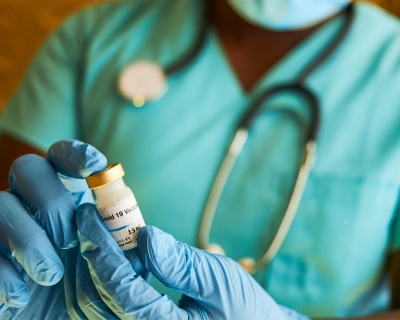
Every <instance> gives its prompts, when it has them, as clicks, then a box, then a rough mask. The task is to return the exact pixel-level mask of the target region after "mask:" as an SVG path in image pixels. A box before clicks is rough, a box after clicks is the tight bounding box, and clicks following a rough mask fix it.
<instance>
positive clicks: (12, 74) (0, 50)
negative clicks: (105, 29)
mask: <svg viewBox="0 0 400 320" xmlns="http://www.w3.org/2000/svg"><path fill="white" fill-rule="evenodd" d="M132 1H133V0H132ZM188 1H189V0H188ZM214 1H219V0H214ZM370 1H371V2H375V3H379V4H380V5H382V6H383V7H385V8H387V9H389V10H390V11H392V12H394V13H396V14H397V15H399V16H400V0H370ZM100 2H104V0H56V1H54V0H0V39H1V42H0V111H1V110H2V108H3V106H4V105H5V103H6V101H7V100H8V99H9V98H10V96H11V95H12V93H13V92H14V91H15V90H16V88H17V86H18V84H19V82H20V81H21V78H22V76H23V74H24V72H25V70H26V68H27V67H28V65H29V62H30V60H31V59H32V57H33V55H34V54H35V52H36V51H37V50H38V48H39V47H40V45H41V44H42V43H43V41H44V40H45V39H46V37H47V36H48V35H49V34H50V33H51V32H52V30H54V28H56V27H57V26H58V25H59V24H60V23H61V22H62V21H63V20H64V19H65V18H66V17H67V16H69V15H70V14H71V13H73V12H75V11H78V10H79V9H82V8H84V7H87V6H89V5H92V4H96V3H100Z"/></svg>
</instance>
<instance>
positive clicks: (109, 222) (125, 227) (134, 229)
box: [98, 195, 146, 250]
mask: <svg viewBox="0 0 400 320" xmlns="http://www.w3.org/2000/svg"><path fill="white" fill-rule="evenodd" d="M98 211H99V213H100V217H101V220H102V221H103V222H104V223H105V224H106V226H107V228H108V230H109V231H110V232H111V234H112V235H113V236H114V238H115V240H116V241H117V242H118V244H119V246H120V247H121V249H122V250H128V249H131V248H134V247H136V246H137V236H138V232H139V229H140V228H141V227H143V226H145V225H146V224H145V223H144V220H143V216H142V213H141V212H140V209H139V206H138V204H137V202H136V199H135V197H134V196H133V195H130V196H129V197H127V198H125V199H124V200H122V201H120V202H117V203H115V204H114V205H112V206H109V207H106V208H99V209H98Z"/></svg>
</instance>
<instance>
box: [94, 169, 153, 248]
mask: <svg viewBox="0 0 400 320" xmlns="http://www.w3.org/2000/svg"><path fill="white" fill-rule="evenodd" d="M124 175H125V172H124V169H123V168H122V165H121V164H120V163H114V164H110V165H109V166H108V167H107V168H105V169H104V170H103V171H101V172H99V173H96V174H94V175H91V176H89V177H87V178H86V182H87V184H88V186H89V188H90V189H92V190H93V191H94V193H95V195H96V207H97V210H98V212H99V214H100V217H101V220H102V221H103V222H104V223H105V225H106V226H107V228H108V230H109V231H110V232H111V234H112V235H113V236H114V238H115V240H116V241H117V243H118V244H119V246H120V247H121V249H122V250H124V251H125V250H129V249H132V248H134V247H136V246H137V236H138V233H139V229H140V228H141V227H143V226H145V225H146V224H145V223H144V220H143V216H142V213H141V212H140V209H139V206H138V204H137V201H136V199H135V196H134V195H133V192H132V190H131V189H130V188H128V187H127V186H126V185H125V183H124V180H123V179H122V177H123V176H124Z"/></svg>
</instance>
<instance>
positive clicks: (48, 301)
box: [0, 140, 106, 319]
mask: <svg viewBox="0 0 400 320" xmlns="http://www.w3.org/2000/svg"><path fill="white" fill-rule="evenodd" d="M105 166H106V159H105V157H104V155H102V154H101V153H100V152H98V151H97V150H96V149H94V148H93V147H92V146H90V145H88V144H84V143H82V142H80V141H74V140H70V141H63V142H60V143H58V144H55V145H53V146H52V148H50V150H49V154H48V160H46V159H44V158H42V157H39V156H36V155H26V156H23V157H20V158H18V159H17V160H16V161H15V162H14V163H13V165H12V167H11V169H10V174H9V185H10V190H8V191H5V192H0V230H1V232H0V318H1V319H6V318H13V317H19V318H21V319H46V318H50V319H61V318H69V316H68V314H67V307H66V304H68V300H69V301H73V299H74V292H73V289H74V288H68V290H69V291H70V298H69V299H68V297H66V294H65V292H66V288H64V285H63V283H62V282H59V281H60V279H61V278H62V277H63V274H64V266H65V267H66V269H67V270H68V271H70V270H71V275H70V277H68V276H67V275H66V277H64V279H65V280H66V279H68V278H71V277H74V272H75V263H76V256H77V252H78V251H77V250H72V251H71V250H61V249H68V248H73V247H74V246H76V244H77V243H78V238H77V234H76V225H75V216H74V215H75V210H76V206H75V201H78V202H81V201H82V200H83V199H85V198H88V197H87V195H90V193H89V192H88V189H87V186H86V187H84V186H85V185H83V184H80V187H79V188H78V189H79V190H78V189H76V188H75V189H76V190H75V191H77V190H78V191H79V192H75V193H74V194H71V193H70V192H69V191H68V190H67V189H66V188H65V186H64V185H63V184H62V182H61V181H60V179H59V177H58V175H57V172H59V173H61V174H63V175H65V176H69V177H73V178H83V177H85V176H87V175H89V174H91V173H93V172H97V171H100V170H103V169H104V168H105ZM81 181H83V180H81ZM70 187H71V186H70ZM89 198H90V197H89ZM89 200H90V199H89ZM74 281H75V278H74V280H73V283H74ZM71 303H72V302H71ZM72 304H73V303H72Z"/></svg>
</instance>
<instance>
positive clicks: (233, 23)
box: [210, 0, 319, 91]
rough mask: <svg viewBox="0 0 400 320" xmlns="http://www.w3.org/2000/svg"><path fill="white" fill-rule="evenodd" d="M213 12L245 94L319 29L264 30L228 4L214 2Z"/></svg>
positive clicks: (217, 27) (216, 25) (211, 6)
mask: <svg viewBox="0 0 400 320" xmlns="http://www.w3.org/2000/svg"><path fill="white" fill-rule="evenodd" d="M210 10H211V19H212V22H213V24H214V25H215V27H216V29H217V31H218V34H219V37H220V39H221V41H222V45H223V48H224V50H225V53H226V56H227V57H228V59H229V61H230V63H231V65H232V68H233V69H234V71H235V73H236V75H237V77H238V79H239V81H240V82H241V84H242V86H243V89H244V90H245V91H249V90H250V89H251V88H252V87H253V85H254V84H255V83H256V82H257V81H258V79H259V78H260V77H261V76H262V75H263V74H264V73H265V72H266V71H267V70H269V69H270V68H271V67H272V66H273V65H274V64H275V63H276V62H278V60H280V59H281V58H282V57H283V56H284V55H285V54H286V53H288V52H289V51H290V50H291V49H293V48H294V47H295V46H296V45H297V44H299V43H300V42H301V41H302V40H303V39H305V38H306V37H307V36H308V35H310V34H311V33H312V32H313V31H314V30H315V29H317V28H318V26H319V25H316V26H313V27H311V28H307V29H303V30H298V31H274V30H269V29H264V28H261V27H258V26H255V25H253V24H250V23H248V22H247V21H245V20H243V19H242V18H241V17H240V16H239V15H237V14H236V12H235V11H233V9H232V8H231V7H230V5H229V4H228V3H227V2H226V1H225V0H213V1H210Z"/></svg>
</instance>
